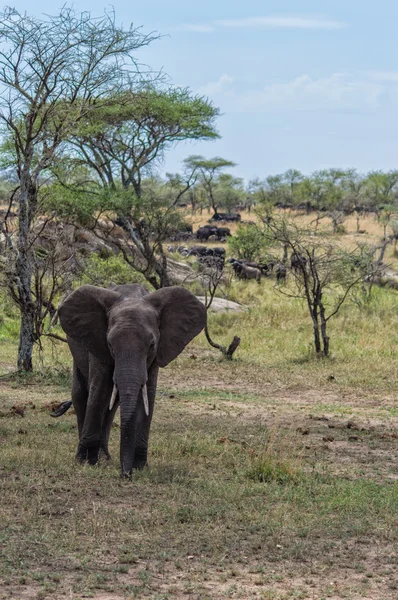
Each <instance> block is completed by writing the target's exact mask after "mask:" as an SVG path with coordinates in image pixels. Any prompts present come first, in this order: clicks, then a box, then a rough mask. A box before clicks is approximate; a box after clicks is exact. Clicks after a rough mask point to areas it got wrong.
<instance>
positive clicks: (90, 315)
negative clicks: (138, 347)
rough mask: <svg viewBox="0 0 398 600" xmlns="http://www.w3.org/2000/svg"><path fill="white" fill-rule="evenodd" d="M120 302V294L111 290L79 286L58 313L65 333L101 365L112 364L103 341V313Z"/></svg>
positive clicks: (105, 320)
mask: <svg viewBox="0 0 398 600" xmlns="http://www.w3.org/2000/svg"><path fill="white" fill-rule="evenodd" d="M120 298H121V296H120V294H118V293H117V292H114V291H112V290H106V289H104V288H100V287H96V286H94V285H82V287H80V288H78V289H77V290H75V291H74V292H72V294H70V296H68V297H67V298H66V300H64V302H63V303H62V304H61V306H60V307H59V309H58V314H59V320H60V321H61V325H62V328H63V330H64V331H65V333H66V334H67V335H68V336H69V337H71V338H73V339H74V340H76V341H78V342H80V343H81V344H83V345H84V346H85V347H86V348H87V349H88V350H89V352H91V354H93V355H94V356H96V357H97V358H98V359H100V360H101V361H104V362H112V361H113V359H112V356H111V353H110V352H109V348H108V343H107V341H106V332H107V329H108V317H107V313H108V311H109V310H110V309H111V308H112V306H113V304H114V303H115V302H117V301H118V300H120Z"/></svg>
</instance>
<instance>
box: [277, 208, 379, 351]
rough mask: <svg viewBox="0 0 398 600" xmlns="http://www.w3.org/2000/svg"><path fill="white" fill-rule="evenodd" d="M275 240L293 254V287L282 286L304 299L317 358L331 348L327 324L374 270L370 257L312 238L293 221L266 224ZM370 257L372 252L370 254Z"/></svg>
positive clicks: (284, 290)
mask: <svg viewBox="0 0 398 600" xmlns="http://www.w3.org/2000/svg"><path fill="white" fill-rule="evenodd" d="M267 231H268V235H269V236H270V241H271V242H272V243H278V244H280V245H281V246H282V247H283V248H285V249H287V251H288V252H290V254H291V258H292V264H294V268H293V269H292V270H291V276H290V282H291V283H290V289H289V288H285V289H282V288H279V291H280V292H281V293H283V294H284V295H287V296H290V297H292V298H303V299H304V300H305V302H306V304H307V308H308V311H309V314H310V317H311V320H312V328H313V335H314V346H315V352H316V355H317V357H326V356H328V355H329V351H330V339H329V335H328V330H327V326H328V323H329V321H330V319H331V318H333V317H334V316H335V315H336V314H337V313H338V312H339V310H340V308H341V306H342V305H343V304H344V302H345V301H346V299H347V298H348V297H349V294H350V292H351V291H352V290H353V289H354V288H355V286H357V285H359V284H363V283H364V282H365V281H366V279H367V277H369V276H370V275H371V274H372V273H373V265H372V261H371V258H368V261H367V263H365V260H364V253H363V252H362V250H361V249H359V248H357V249H354V250H353V251H351V252H346V251H344V250H342V249H341V248H340V247H339V246H338V245H337V244H333V243H331V242H328V241H325V240H323V239H322V240H319V238H316V239H314V238H312V239H309V238H308V236H307V234H306V232H304V231H301V230H300V229H299V228H298V227H297V226H296V225H295V224H294V223H291V222H288V221H286V220H285V219H279V220H278V219H273V220H272V221H271V222H270V223H267ZM369 256H370V255H369Z"/></svg>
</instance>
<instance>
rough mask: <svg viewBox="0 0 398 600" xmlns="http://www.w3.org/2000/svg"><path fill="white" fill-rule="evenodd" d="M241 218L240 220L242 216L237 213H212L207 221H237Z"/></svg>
mask: <svg viewBox="0 0 398 600" xmlns="http://www.w3.org/2000/svg"><path fill="white" fill-rule="evenodd" d="M241 220H242V217H241V215H240V214H239V213H214V215H213V216H212V217H211V218H210V219H209V222H212V221H231V222H239V221H241Z"/></svg>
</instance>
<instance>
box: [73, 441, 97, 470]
mask: <svg viewBox="0 0 398 600" xmlns="http://www.w3.org/2000/svg"><path fill="white" fill-rule="evenodd" d="M99 452H100V446H99V444H96V445H95V446H89V447H87V446H84V445H83V444H79V446H78V448H77V454H76V459H77V460H78V461H79V462H80V463H82V464H83V463H86V462H87V463H88V464H89V465H96V464H97V462H98V458H99Z"/></svg>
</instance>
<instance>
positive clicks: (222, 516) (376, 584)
mask: <svg viewBox="0 0 398 600" xmlns="http://www.w3.org/2000/svg"><path fill="white" fill-rule="evenodd" d="M215 325H216V323H215ZM246 331H249V329H246ZM12 347H13V344H10V346H9V351H11V349H12ZM14 351H15V345H14ZM11 354H12V353H11V352H10V353H9V358H7V360H6V361H5V362H7V361H8V360H11ZM193 356H195V357H196V358H192V357H193ZM257 359H258V357H257ZM46 360H47V358H46V359H45V361H44V363H46ZM63 361H65V362H67V361H68V358H67V356H66V355H65V356H62V357H61V358H60V359H59V362H60V363H61V364H63ZM285 361H286V365H285V366H284V367H283V368H282V371H283V372H287V371H288V365H289V364H291V363H290V359H289V356H287V357H286V358H285ZM259 364H260V362H259V361H258V360H257V362H256V361H254V362H251V361H250V360H246V359H245V358H243V357H242V356H241V357H240V359H239V360H238V361H237V362H236V363H227V362H222V361H221V362H220V361H219V359H218V357H215V356H214V355H213V354H212V353H210V352H209V351H208V350H207V349H206V348H205V347H202V344H201V343H199V344H197V343H196V345H194V346H193V347H190V349H189V350H187V351H186V352H184V353H183V355H182V356H181V357H180V358H179V359H178V360H177V361H175V362H174V363H173V365H172V367H171V368H168V369H166V370H164V371H163V372H162V375H161V381H160V389H159V395H158V406H157V409H156V411H155V419H154V425H153V433H152V439H151V456H150V462H151V469H150V470H147V471H145V472H142V473H137V474H136V475H135V477H134V480H133V481H132V482H123V481H121V480H120V479H119V476H118V459H117V453H118V427H117V426H116V427H115V430H114V432H113V434H112V440H111V451H112V456H113V460H112V461H111V463H107V464H101V465H99V466H98V467H96V468H89V467H81V466H78V465H76V464H75V463H74V451H75V445H76V425H75V418H74V416H73V415H72V414H68V415H65V416H64V418H62V419H60V420H54V419H51V417H50V416H49V414H48V405H49V403H50V402H51V401H54V400H64V399H65V398H66V397H67V388H65V387H62V386H61V385H57V386H55V385H54V384H51V385H46V381H47V379H46V377H47V372H46V371H45V370H44V372H43V375H42V376H40V375H37V376H35V377H34V378H32V379H27V380H25V381H23V380H17V381H8V380H7V379H6V380H4V379H3V380H2V382H1V383H0V399H1V405H2V410H1V415H0V432H1V455H2V466H1V470H0V489H1V495H2V533H1V542H2V543H1V551H2V560H1V564H2V567H1V579H2V586H1V592H0V598H11V597H15V598H29V599H30V598H32V599H33V598H49V599H51V598H53V599H61V598H73V599H75V600H77V599H80V598H88V597H91V598H95V599H96V600H105V599H108V600H118V599H122V598H151V599H153V600H155V599H157V600H160V599H163V600H166V599H169V598H170V599H171V598H173V599H174V598H177V599H178V598H192V599H198V600H199V599H200V600H205V599H210V598H211V599H221V598H259V599H260V598H262V599H264V598H271V599H275V600H283V599H284V600H287V599H293V598H318V599H320V598H351V599H352V600H357V599H358V600H359V598H362V599H363V598H368V599H371V598H376V597H377V598H379V597H380V598H381V597H382V598H383V600H384V599H385V600H392V599H393V598H395V597H396V592H397V586H398V580H397V578H396V552H395V551H396V546H397V542H398V535H397V531H398V528H397V526H398V523H397V514H398V489H397V483H396V479H397V478H398V471H397V467H396V465H397V464H398V462H397V459H398V450H397V443H396V441H397V436H398V430H397V411H396V409H397V406H396V404H395V400H394V397H393V395H392V394H389V393H388V392H387V391H386V390H384V391H379V393H378V394H376V393H374V392H372V391H369V390H367V389H366V387H363V388H361V389H356V390H354V389H353V388H352V387H350V386H349V385H348V386H345V385H342V384H341V382H340V383H337V384H334V383H333V384H330V383H329V384H326V383H325V382H323V384H322V385H321V387H320V388H318V387H317V385H316V381H317V378H316V377H315V376H313V378H312V379H308V380H307V382H306V385H304V383H302V384H301V385H300V386H297V384H296V383H295V384H294V385H293V384H292V382H291V381H289V380H286V381H284V382H283V381H282V377H280V379H279V380H278V382H276V383H275V382H273V381H265V382H263V381H262V379H261V377H259V373H261V374H263V373H265V372H266V371H267V367H266V365H263V366H262V367H261V370H260V371H259ZM311 364H312V366H311V369H318V368H320V367H317V365H315V364H314V363H311ZM337 365H338V361H335V363H334V366H335V367H337ZM390 366H391V364H390ZM10 367H11V365H10V364H8V369H10ZM291 367H292V370H293V371H294V370H295V367H294V366H293V365H292V364H291ZM274 369H275V372H276V371H277V370H278V367H274ZM336 372H337V371H336ZM58 383H59V384H64V383H65V380H64V379H63V378H62V377H60V378H59V382H58ZM13 406H14V409H15V406H17V407H22V408H24V409H25V412H24V416H23V417H22V416H20V415H19V414H16V413H15V410H13V409H12V407H13Z"/></svg>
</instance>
